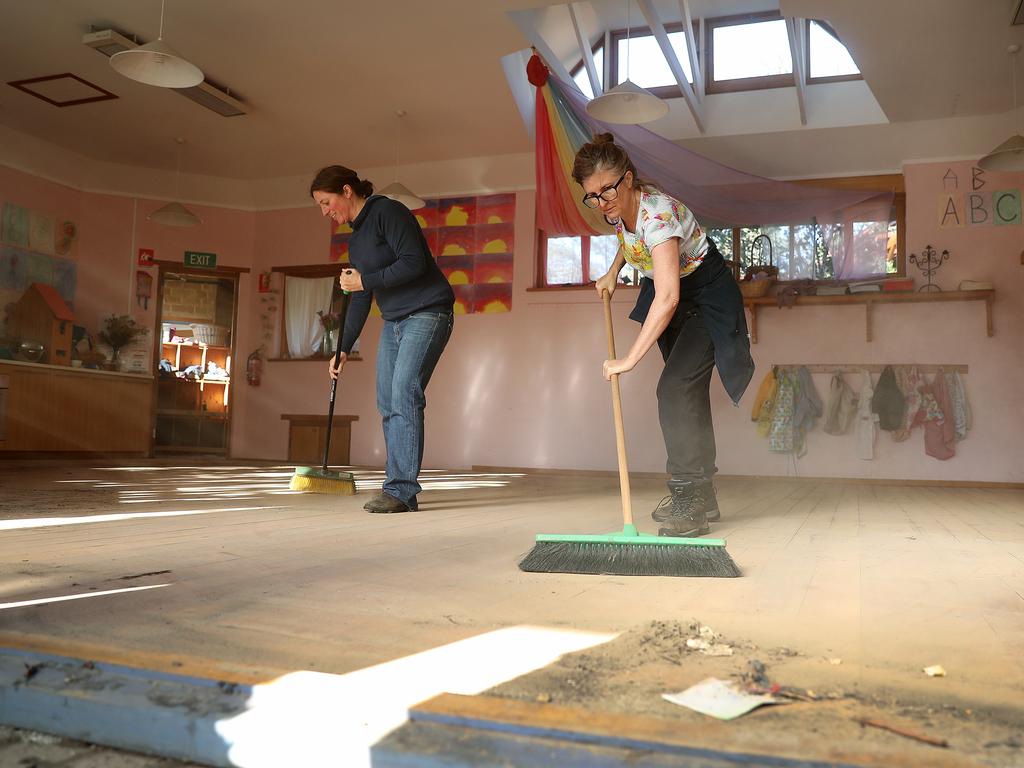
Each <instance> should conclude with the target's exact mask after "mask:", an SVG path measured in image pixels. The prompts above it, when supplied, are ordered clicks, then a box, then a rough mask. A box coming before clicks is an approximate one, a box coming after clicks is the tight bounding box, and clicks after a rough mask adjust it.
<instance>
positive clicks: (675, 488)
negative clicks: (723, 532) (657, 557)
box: [655, 480, 711, 537]
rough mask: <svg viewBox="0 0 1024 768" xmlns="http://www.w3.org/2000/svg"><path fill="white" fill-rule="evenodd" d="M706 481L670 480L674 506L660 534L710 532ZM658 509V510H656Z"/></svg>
mask: <svg viewBox="0 0 1024 768" xmlns="http://www.w3.org/2000/svg"><path fill="white" fill-rule="evenodd" d="M704 486H705V481H702V480H697V481H694V480H669V481H668V489H669V491H671V503H672V508H671V510H670V511H669V513H668V516H667V518H666V519H665V521H664V522H665V523H666V525H665V526H664V527H663V528H661V529H660V530H659V531H658V535H659V536H684V537H691V536H703V535H704V534H706V533H710V531H711V529H710V528H709V527H708V520H707V513H706V509H707V503H708V500H707V494H706V492H705V488H704ZM655 511H657V510H655Z"/></svg>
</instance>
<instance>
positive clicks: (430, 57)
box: [0, 0, 1024, 180]
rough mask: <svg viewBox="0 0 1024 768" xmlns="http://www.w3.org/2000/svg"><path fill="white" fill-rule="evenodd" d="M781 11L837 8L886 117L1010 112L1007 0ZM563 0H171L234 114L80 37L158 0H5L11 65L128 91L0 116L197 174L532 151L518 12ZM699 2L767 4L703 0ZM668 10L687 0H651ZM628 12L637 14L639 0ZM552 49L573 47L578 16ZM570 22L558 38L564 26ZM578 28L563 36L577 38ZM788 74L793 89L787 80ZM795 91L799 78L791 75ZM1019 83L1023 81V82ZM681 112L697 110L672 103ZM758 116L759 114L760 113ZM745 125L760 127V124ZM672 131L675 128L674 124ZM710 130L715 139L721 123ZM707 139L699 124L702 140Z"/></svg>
mask: <svg viewBox="0 0 1024 768" xmlns="http://www.w3.org/2000/svg"><path fill="white" fill-rule="evenodd" d="M780 3H781V6H782V11H783V12H784V13H788V14H792V15H798V16H809V17H814V18H825V19H827V20H828V21H829V22H830V23H831V24H832V25H833V26H834V27H835V28H836V29H837V31H838V32H839V34H840V36H841V37H842V38H843V39H844V41H845V42H846V43H847V46H848V47H849V49H850V50H851V52H852V53H853V56H854V58H855V60H856V61H857V62H858V63H859V65H860V67H861V70H862V71H863V73H864V76H865V80H866V82H867V85H868V86H869V87H870V89H871V92H872V93H873V94H874V96H875V99H876V100H877V102H878V105H879V106H880V107H881V109H882V111H883V112H884V114H885V117H886V118H888V120H889V121H891V122H894V123H895V122H906V121H917V120H932V119H939V118H948V117H950V116H967V115H983V114H990V113H998V112H1004V111H1007V110H1009V109H1010V107H1011V100H1012V95H1011V90H1010V69H1009V63H1008V56H1007V55H1006V53H1005V48H1006V45H1007V44H1008V43H1011V42H1018V43H1024V27H1011V26H1010V25H1009V20H1010V15H1011V10H1012V7H1013V5H1014V2H1013V0H984V1H983V2H982V1H981V0H972V1H970V2H968V1H967V0H899V1H898V2H893V0H779V2H777V3H774V6H775V7H778V5H779V4H780ZM560 4H561V3H560V2H559V0H550V2H545V0H431V1H430V2H419V1H418V0H376V2H373V3H360V2H355V1H354V0H293V2H281V1H280V0H217V1H216V2H210V0H167V4H166V14H165V23H164V40H165V42H167V43H169V44H170V45H172V46H173V47H174V48H176V49H177V50H178V51H179V52H180V53H181V54H182V55H183V56H184V57H185V58H187V59H188V60H190V61H192V62H193V63H195V64H196V65H198V66H199V67H200V68H201V69H202V70H203V72H204V73H205V74H206V76H207V77H208V78H210V79H212V80H214V81H216V82H218V83H220V84H222V85H226V86H228V87H229V88H230V89H231V91H232V92H233V93H234V94H235V95H236V96H237V97H238V98H239V99H240V100H241V101H242V102H243V103H244V104H245V105H246V106H247V108H248V110H249V112H248V114H247V115H244V116H240V117H233V118H223V117H220V116H218V115H216V114H214V113H213V112H210V111H208V110H205V109H202V108H201V107H199V106H197V105H196V104H194V103H193V102H191V101H189V100H187V99H184V98H182V97H181V96H179V95H177V94H175V93H173V92H171V91H168V90H165V89H161V88H154V87H151V86H146V85H142V84H139V83H135V82H133V81H131V80H127V79H126V78H124V77H122V76H120V75H118V74H117V73H116V72H114V71H113V69H111V67H110V66H109V63H108V60H107V59H106V58H105V57H104V56H102V55H100V54H98V53H97V52H96V51H94V50H92V49H90V48H88V47H86V46H84V45H83V44H82V42H81V40H82V36H83V34H85V33H86V32H88V31H89V30H90V27H96V28H101V29H102V28H107V27H112V28H115V29H118V30H121V31H123V32H126V33H132V34H135V35H137V36H138V37H139V38H141V39H142V40H143V41H147V42H148V41H151V40H153V39H155V38H156V36H157V30H158V26H159V15H160V2H159V0H32V2H27V1H26V0H0V19H3V23H2V24H0V77H2V79H3V81H4V82H5V83H6V82H8V81H11V80H20V79H27V78H34V77H42V76H46V75H53V74H59V73H63V72H71V73H73V74H75V75H77V76H79V77H81V78H83V79H85V80H87V81H90V82H92V83H95V84H96V85H98V86H100V87H101V88H104V89H106V90H108V91H111V92H113V93H114V94H116V95H117V96H118V97H119V98H117V99H115V100H110V101H103V102H97V103H93V104H83V105H80V106H71V107H64V108H58V107H55V106H52V105H50V104H47V103H45V102H43V101H40V100H38V99H35V98H33V97H31V96H29V95H27V94H25V93H22V92H21V91H19V90H16V89H15V88H12V87H9V86H6V85H3V86H0V125H3V126H6V127H7V128H10V129H13V130H14V131H18V132H21V133H24V134H27V135H30V136H33V137H36V138H38V139H41V140H43V141H45V142H49V143H51V144H53V145H56V146H58V147H60V148H62V149H65V150H68V151H70V152H73V153H77V154H79V155H82V156H84V157H88V158H90V159H92V160H96V161H101V162H107V163H116V164H122V165H128V166H139V167H144V168H158V169H164V170H167V169H170V170H173V169H174V167H175V158H176V145H175V143H174V140H175V137H184V138H185V139H186V141H187V144H186V145H185V149H184V152H183V154H182V159H181V166H182V171H183V172H185V173H193V174H204V175H207V176H216V177H224V178H228V179H239V180H256V179H272V178H278V177H284V176H292V175H296V174H305V173H308V172H309V170H310V169H315V168H317V167H319V166H322V165H324V164H326V163H330V162H340V163H345V164H347V165H350V166H352V167H354V168H356V169H359V168H365V167H387V166H389V165H391V164H392V163H394V161H395V149H396V135H397V130H398V118H396V117H395V111H396V110H397V109H404V110H406V111H407V116H406V117H405V118H404V119H403V120H402V123H401V141H400V143H399V147H400V149H401V159H402V163H403V164H405V163H428V162H438V161H446V160H453V159H456V158H468V157H481V156H493V155H505V154H511V153H521V152H528V151H530V149H531V142H530V139H529V136H528V134H527V132H526V131H525V129H524V126H523V123H522V120H521V118H520V115H519V112H518V110H517V109H516V106H515V103H514V101H513V99H512V98H511V96H510V92H509V88H508V85H507V83H506V81H505V76H504V73H503V71H502V66H501V61H500V59H501V57H502V56H504V55H506V54H508V53H511V52H513V51H517V50H520V49H522V48H524V47H525V46H526V45H528V43H527V40H526V38H525V37H524V35H523V33H522V32H521V31H520V28H519V27H518V26H517V25H516V23H514V22H513V21H512V19H511V17H510V16H509V14H510V13H515V12H522V11H527V10H529V9H533V8H538V7H540V8H542V9H545V8H547V9H548V10H547V11H543V12H539V13H540V15H543V16H546V17H549V19H548V26H550V24H551V23H553V22H551V19H557V18H559V15H558V14H559V13H560V12H561V13H564V10H563V9H558V8H554V6H558V5H560ZM690 5H691V9H692V13H693V15H694V16H700V15H705V16H710V15H713V16H718V15H723V14H724V13H735V12H740V11H743V10H760V9H764V8H770V7H772V6H773V3H772V2H771V0H691V3H690ZM590 6H591V7H590V8H588V9H586V13H585V14H581V16H583V17H584V18H585V19H588V20H590V22H591V23H593V24H594V25H595V28H596V25H600V26H606V27H618V26H622V25H623V22H624V20H625V7H626V3H625V2H624V1H623V0H592V2H591V3H590ZM655 6H656V8H657V9H658V11H659V13H660V14H661V15H662V18H663V19H664V20H665V21H673V20H676V19H678V18H679V16H680V10H679V9H680V2H679V0H655ZM632 9H633V10H632V17H633V21H632V23H633V24H634V25H636V24H638V23H641V18H642V17H641V15H640V13H639V11H638V10H637V9H636V5H635V3H634V4H633V5H632ZM550 34H551V35H552V38H553V39H552V40H551V43H552V47H553V48H555V50H556V51H558V52H559V53H563V52H564V53H565V55H566V60H567V61H568V59H569V58H575V55H574V53H573V48H572V46H573V45H574V41H573V39H572V33H571V30H564V29H563V30H561V32H559V31H557V30H555V31H552V32H550ZM560 35H561V36H560ZM566 41H568V42H566ZM783 90H785V89H783ZM790 90H791V89H790ZM1021 92H1022V99H1024V79H1022V83H1021ZM676 111H677V112H678V113H679V114H681V115H685V110H676ZM752 118H753V119H755V120H756V115H754V116H752ZM750 132H751V133H756V132H757V126H756V124H752V126H751V130H750ZM680 136H681V134H680V135H679V136H673V138H679V137H680ZM708 138H709V139H715V137H714V136H709V137H708ZM698 141H699V139H698Z"/></svg>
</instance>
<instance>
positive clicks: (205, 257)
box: [185, 251, 217, 269]
mask: <svg viewBox="0 0 1024 768" xmlns="http://www.w3.org/2000/svg"><path fill="white" fill-rule="evenodd" d="M185 266H186V267H198V268H199V269H216V268H217V254H216V253H203V252H202V251H185Z"/></svg>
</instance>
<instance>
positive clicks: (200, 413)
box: [155, 342, 231, 453]
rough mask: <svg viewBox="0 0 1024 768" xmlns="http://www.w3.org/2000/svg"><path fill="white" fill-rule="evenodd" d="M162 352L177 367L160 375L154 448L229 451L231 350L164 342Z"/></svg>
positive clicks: (191, 451)
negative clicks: (179, 374)
mask: <svg viewBox="0 0 1024 768" xmlns="http://www.w3.org/2000/svg"><path fill="white" fill-rule="evenodd" d="M160 352H161V360H162V361H167V362H168V363H170V364H171V366H172V367H173V368H174V372H167V371H163V370H161V372H160V378H159V380H158V381H157V408H156V443H155V447H156V449H157V450H158V451H162V452H183V453H226V452H227V449H228V426H229V418H228V414H229V406H230V393H231V380H230V370H231V350H230V349H229V348H228V347H216V346H208V345H206V344H182V343H177V342H175V343H171V342H165V343H163V344H162V345H161V347H160ZM211 363H212V364H213V365H212V366H211ZM175 372H177V373H181V374H183V375H182V376H178V375H176V373H175Z"/></svg>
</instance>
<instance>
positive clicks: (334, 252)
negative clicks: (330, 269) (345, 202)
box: [330, 221, 352, 264]
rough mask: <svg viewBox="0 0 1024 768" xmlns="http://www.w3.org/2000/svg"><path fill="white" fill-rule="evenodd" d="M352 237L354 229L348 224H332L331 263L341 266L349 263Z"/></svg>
mask: <svg viewBox="0 0 1024 768" xmlns="http://www.w3.org/2000/svg"><path fill="white" fill-rule="evenodd" d="M350 237H352V227H350V226H349V225H348V224H337V223H335V222H333V221H332V222H331V253H330V261H332V262H336V263H340V264H345V263H347V262H348V239H349V238H350Z"/></svg>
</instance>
